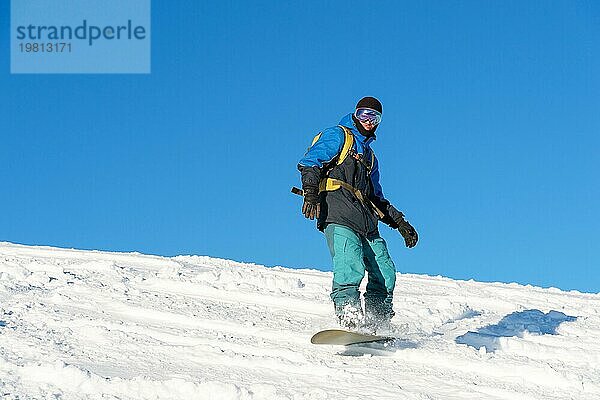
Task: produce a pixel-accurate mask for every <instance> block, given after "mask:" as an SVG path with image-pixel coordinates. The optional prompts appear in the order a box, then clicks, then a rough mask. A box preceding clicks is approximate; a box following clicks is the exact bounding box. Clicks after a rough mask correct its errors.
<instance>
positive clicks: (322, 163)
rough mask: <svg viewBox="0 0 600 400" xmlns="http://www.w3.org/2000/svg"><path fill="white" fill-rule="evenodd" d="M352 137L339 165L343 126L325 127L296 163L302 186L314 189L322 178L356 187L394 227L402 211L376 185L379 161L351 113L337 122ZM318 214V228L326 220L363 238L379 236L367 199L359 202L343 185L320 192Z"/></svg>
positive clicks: (376, 216) (374, 213)
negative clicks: (348, 152)
mask: <svg viewBox="0 0 600 400" xmlns="http://www.w3.org/2000/svg"><path fill="white" fill-rule="evenodd" d="M339 125H342V126H344V127H346V128H348V129H349V130H350V132H351V133H352V135H353V136H354V145H353V149H352V151H351V155H352V156H348V157H346V158H345V159H344V161H343V162H342V163H341V164H339V165H338V164H337V157H338V156H339V154H340V152H341V150H342V147H343V145H344V141H345V134H344V131H343V128H341V127H340V126H334V127H331V128H327V129H325V130H324V131H323V132H322V133H321V135H320V137H319V139H318V140H317V141H316V142H315V143H314V144H313V145H312V146H311V147H310V148H309V149H308V151H307V152H306V154H305V155H304V157H303V158H302V159H301V160H300V162H299V163H298V169H299V170H300V173H301V175H302V188H303V189H306V188H309V187H310V188H318V187H319V184H320V182H321V180H322V179H323V178H325V177H329V178H333V179H337V180H341V181H343V182H346V183H347V184H349V185H351V186H352V187H353V188H354V189H356V190H359V191H360V192H361V193H362V196H363V197H364V198H365V199H368V200H369V201H370V202H371V203H372V204H373V205H374V206H375V207H377V208H378V209H379V210H381V212H382V213H383V216H382V217H381V221H382V222H384V223H386V224H388V225H389V226H391V227H392V228H397V227H398V224H397V223H396V222H395V221H398V220H399V219H401V218H402V217H403V214H402V213H401V212H400V211H398V210H397V209H396V208H394V206H392V205H391V204H390V202H389V201H388V200H386V198H385V197H384V195H383V191H382V189H381V185H380V184H379V162H378V160H377V157H375V156H374V154H373V150H372V149H371V147H370V144H371V142H372V141H373V140H374V136H372V137H366V136H364V135H362V134H361V133H360V132H359V130H358V129H357V128H356V125H355V124H354V120H353V119H352V114H348V115H346V116H345V117H343V118H342V120H341V121H340V124H339ZM320 201H321V214H320V215H319V217H318V219H317V227H318V229H319V230H323V229H325V226H326V225H327V224H329V223H335V224H340V225H344V226H346V227H348V228H351V229H352V230H354V231H355V232H356V233H359V234H361V235H363V236H365V237H367V238H370V237H375V236H377V235H379V230H378V221H379V219H380V218H379V216H378V215H377V213H376V212H375V210H374V208H373V207H372V205H371V204H369V202H362V201H360V200H359V199H358V198H357V196H356V194H355V193H353V192H352V191H350V190H346V189H345V188H339V189H337V190H334V191H322V192H321V194H320Z"/></svg>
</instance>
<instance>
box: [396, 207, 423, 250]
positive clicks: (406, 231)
mask: <svg viewBox="0 0 600 400" xmlns="http://www.w3.org/2000/svg"><path fill="white" fill-rule="evenodd" d="M395 222H396V223H397V224H398V230H399V231H400V234H401V235H402V237H403V238H404V243H405V244H406V247H408V248H409V249H410V248H412V247H415V246H416V245H417V242H418V241H419V235H418V234H417V231H416V230H415V228H413V227H412V225H411V224H409V223H408V222H407V221H406V220H405V219H404V215H401V216H400V217H399V218H398V219H397V220H396V221H395Z"/></svg>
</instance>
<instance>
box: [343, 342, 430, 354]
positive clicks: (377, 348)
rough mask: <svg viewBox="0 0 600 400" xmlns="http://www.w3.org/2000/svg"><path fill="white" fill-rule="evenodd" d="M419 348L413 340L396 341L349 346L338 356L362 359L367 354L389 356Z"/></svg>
mask: <svg viewBox="0 0 600 400" xmlns="http://www.w3.org/2000/svg"><path fill="white" fill-rule="evenodd" d="M417 347H419V344H418V343H417V342H413V341H412V340H407V339H394V340H391V341H388V342H385V343H381V342H372V343H359V344H353V345H348V346H347V347H346V348H345V349H344V351H342V352H339V353H338V355H341V356H353V357H361V356H364V355H366V354H370V355H372V356H389V355H390V354H391V353H394V352H396V351H398V350H403V349H416V348H417Z"/></svg>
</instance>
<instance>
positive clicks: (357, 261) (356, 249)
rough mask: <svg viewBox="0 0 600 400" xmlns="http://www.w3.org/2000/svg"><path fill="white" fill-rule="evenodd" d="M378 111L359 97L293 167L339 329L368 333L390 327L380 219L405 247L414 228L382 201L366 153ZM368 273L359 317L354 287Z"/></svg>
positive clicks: (375, 168)
mask: <svg viewBox="0 0 600 400" xmlns="http://www.w3.org/2000/svg"><path fill="white" fill-rule="evenodd" d="M381 114H382V106H381V103H380V102H379V100H377V99H376V98H374V97H365V98H363V99H361V100H360V101H359V102H358V104H357V105H356V110H355V112H354V113H351V114H348V115H346V116H345V117H343V118H342V120H341V121H340V124H339V125H338V126H335V127H331V128H327V129H325V130H324V131H323V132H321V133H320V134H319V135H317V137H316V138H315V140H314V141H313V144H312V145H311V147H310V148H309V149H308V151H307V152H306V154H305V155H304V157H303V158H302V159H301V160H300V162H299V164H298V169H299V170H300V172H301V175H302V189H303V196H304V203H303V205H302V213H303V214H304V216H305V217H306V218H309V219H311V220H312V219H315V218H316V219H317V228H318V229H319V230H321V231H323V232H324V233H325V238H326V239H327V245H328V247H329V251H330V253H331V257H332V258H333V285H332V291H331V299H332V300H333V303H334V306H335V313H336V315H337V317H338V319H339V322H340V325H341V326H342V327H344V328H348V329H356V328H362V327H363V324H364V325H366V327H367V328H368V329H370V330H372V331H377V330H379V331H381V330H386V329H388V328H389V323H390V320H391V318H392V317H393V315H394V311H393V309H392V299H393V292H394V287H395V285H396V268H395V266H394V263H393V261H392V259H391V258H390V255H389V254H388V250H387V246H386V243H385V241H384V240H383V239H382V238H381V236H379V230H378V222H379V220H381V221H382V222H384V223H386V224H387V225H389V226H390V227H392V228H394V229H398V230H399V231H400V234H401V235H402V236H403V238H404V240H405V243H406V246H407V247H409V248H411V247H414V246H415V245H416V244H417V240H418V235H417V232H416V231H415V229H414V228H413V227H412V226H411V225H410V224H409V223H408V222H407V221H406V220H405V219H404V215H403V214H402V213H401V212H400V211H398V210H397V209H396V208H394V206H392V205H391V204H390V202H389V201H387V200H386V199H385V197H384V196H383V192H382V190H381V185H380V184H379V163H378V160H377V158H376V157H375V155H374V153H373V151H372V150H371V148H370V144H371V142H373V140H375V131H376V130H377V127H378V126H379V123H380V122H381ZM365 271H366V272H367V273H368V283H367V288H366V293H365V296H364V298H365V311H364V314H363V311H362V307H361V302H360V292H359V286H360V283H361V281H362V279H363V278H364V275H365Z"/></svg>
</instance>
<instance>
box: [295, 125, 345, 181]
mask: <svg viewBox="0 0 600 400" xmlns="http://www.w3.org/2000/svg"><path fill="white" fill-rule="evenodd" d="M343 145H344V133H343V131H342V130H341V129H340V128H339V127H333V128H328V129H325V130H324V131H323V132H322V133H321V136H320V137H319V139H318V140H317V141H316V142H315V143H314V144H313V145H312V146H310V147H309V148H308V151H307V152H306V154H304V157H302V159H301V160H300V161H299V162H298V170H300V174H301V175H302V188H303V189H306V188H307V187H312V188H318V187H319V182H320V181H321V173H322V171H323V167H324V166H326V165H327V164H328V163H330V162H331V161H332V160H333V159H334V158H335V157H336V156H337V155H338V154H339V153H340V151H341V149H342V146H343Z"/></svg>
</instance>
